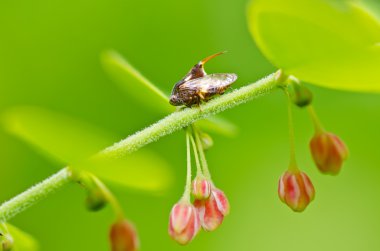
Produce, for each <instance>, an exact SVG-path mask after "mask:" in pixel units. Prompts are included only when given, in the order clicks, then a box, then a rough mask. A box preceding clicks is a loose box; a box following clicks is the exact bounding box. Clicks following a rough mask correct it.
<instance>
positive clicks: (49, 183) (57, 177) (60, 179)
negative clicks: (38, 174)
mask: <svg viewBox="0 0 380 251" xmlns="http://www.w3.org/2000/svg"><path fill="white" fill-rule="evenodd" d="M71 181H72V176H71V171H70V169H69V168H68V167H66V168H63V169H62V170H60V171H59V172H57V173H56V174H54V175H52V176H50V177H49V178H47V179H45V180H44V181H42V182H41V183H39V184H37V185H35V186H33V187H31V188H29V189H28V190H26V191H24V192H23V193H21V194H19V195H17V196H16V197H14V198H13V199H11V200H9V201H7V202H4V203H3V204H2V205H1V206H0V221H6V220H8V219H10V218H12V217H14V216H15V215H17V214H19V213H21V212H23V211H25V210H26V209H28V208H29V207H31V206H32V205H34V204H36V203H38V202H40V201H41V200H43V199H44V198H46V197H47V196H48V195H50V194H52V193H54V192H56V191H57V190H59V189H60V188H61V187H63V186H64V185H66V184H68V183H70V182H71Z"/></svg>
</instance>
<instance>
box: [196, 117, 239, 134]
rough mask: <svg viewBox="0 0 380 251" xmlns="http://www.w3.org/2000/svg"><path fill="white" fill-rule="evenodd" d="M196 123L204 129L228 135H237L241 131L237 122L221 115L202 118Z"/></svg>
mask: <svg viewBox="0 0 380 251" xmlns="http://www.w3.org/2000/svg"><path fill="white" fill-rule="evenodd" d="M195 124H196V125H197V126H199V127H201V128H202V130H204V131H207V132H214V133H218V134H220V135H223V136H227V137H235V136H236V134H237V133H238V131H239V130H238V128H237V126H236V125H235V124H233V123H231V122H230V121H228V120H226V119H224V118H222V117H220V116H214V117H211V118H208V119H207V120H206V119H204V120H200V121H197V122H196V123H195Z"/></svg>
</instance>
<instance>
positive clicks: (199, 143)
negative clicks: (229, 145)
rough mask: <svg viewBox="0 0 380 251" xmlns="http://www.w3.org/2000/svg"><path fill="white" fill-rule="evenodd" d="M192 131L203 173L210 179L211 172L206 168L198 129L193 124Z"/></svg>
mask: <svg viewBox="0 0 380 251" xmlns="http://www.w3.org/2000/svg"><path fill="white" fill-rule="evenodd" d="M193 131H194V135H195V141H196V142H197V146H198V152H199V156H200V158H201V163H202V168H203V174H204V176H205V177H206V178H207V179H208V180H210V181H211V174H210V170H209V169H208V164H207V160H206V156H205V152H204V150H203V146H202V142H201V139H200V138H199V131H198V130H197V128H196V127H195V126H193Z"/></svg>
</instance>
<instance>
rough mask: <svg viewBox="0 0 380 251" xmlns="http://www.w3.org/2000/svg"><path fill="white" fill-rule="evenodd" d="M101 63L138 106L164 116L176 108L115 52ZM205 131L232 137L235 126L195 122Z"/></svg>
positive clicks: (216, 120)
mask: <svg viewBox="0 0 380 251" xmlns="http://www.w3.org/2000/svg"><path fill="white" fill-rule="evenodd" d="M101 61H102V64H103V66H104V69H105V70H106V72H107V73H108V74H109V75H110V76H111V77H112V78H113V79H114V80H115V81H116V83H118V84H119V85H120V87H121V88H123V89H124V90H125V92H126V93H128V94H129V96H131V97H134V98H135V99H136V100H137V101H140V104H142V105H144V106H148V107H149V108H153V109H154V110H155V111H159V112H162V113H164V114H167V113H170V112H174V111H175V110H176V108H175V107H174V106H172V105H170V104H169V97H168V96H166V95H165V94H164V93H163V92H162V91H161V90H160V89H159V88H157V87H156V86H155V85H154V84H153V83H151V82H150V81H149V80H147V79H146V78H145V77H144V76H143V75H142V74H141V73H140V72H139V71H138V70H137V69H135V68H134V67H133V66H132V65H131V64H130V63H129V62H128V61H127V60H126V59H124V58H123V57H122V56H121V55H120V54H119V53H117V52H115V51H105V52H104V53H103V54H102V56H101ZM197 124H198V125H199V126H200V127H201V128H202V129H204V130H206V131H213V132H216V133H219V134H222V135H226V136H234V135H235V134H236V132H237V130H236V126H235V125H233V124H232V123H231V122H228V121H226V120H225V119H222V118H220V117H218V118H214V119H210V118H209V119H206V120H202V121H199V122H197Z"/></svg>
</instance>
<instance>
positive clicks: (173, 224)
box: [169, 202, 200, 245]
mask: <svg viewBox="0 0 380 251" xmlns="http://www.w3.org/2000/svg"><path fill="white" fill-rule="evenodd" d="M199 229H200V223H199V216H198V213H197V210H196V209H195V207H194V206H193V205H191V204H190V203H186V202H178V203H177V204H175V205H174V206H173V208H172V211H171V213H170V217H169V235H170V236H171V238H172V239H174V240H175V241H177V242H178V243H179V244H181V245H186V244H188V243H189V242H190V241H192V240H193V238H194V237H195V236H196V235H197V233H198V232H199Z"/></svg>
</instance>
